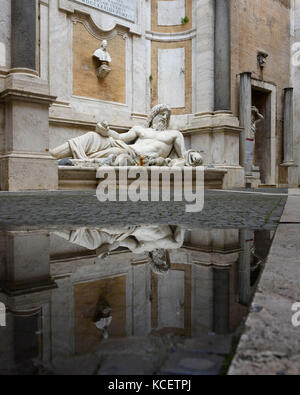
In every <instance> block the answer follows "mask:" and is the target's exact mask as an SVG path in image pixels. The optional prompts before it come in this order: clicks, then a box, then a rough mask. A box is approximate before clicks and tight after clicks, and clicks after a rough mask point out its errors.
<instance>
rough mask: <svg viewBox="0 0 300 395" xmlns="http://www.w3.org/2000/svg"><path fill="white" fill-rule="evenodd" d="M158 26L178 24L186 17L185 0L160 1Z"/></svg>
mask: <svg viewBox="0 0 300 395" xmlns="http://www.w3.org/2000/svg"><path fill="white" fill-rule="evenodd" d="M157 10H158V26H176V25H180V24H181V20H182V18H184V17H185V15H186V12H185V0H175V1H159V2H158V5H157Z"/></svg>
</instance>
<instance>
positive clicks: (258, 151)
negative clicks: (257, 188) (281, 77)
mask: <svg viewBox="0 0 300 395" xmlns="http://www.w3.org/2000/svg"><path fill="white" fill-rule="evenodd" d="M252 105H253V106H255V107H256V108H257V109H258V110H259V112H260V113H261V114H262V115H263V116H264V120H262V121H261V122H259V123H258V124H257V127H256V135H255V149H254V166H258V167H259V170H260V180H261V182H262V184H269V183H270V177H271V92H269V91H265V90H262V89H259V88H252Z"/></svg>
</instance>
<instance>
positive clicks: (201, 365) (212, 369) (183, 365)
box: [160, 352, 223, 375]
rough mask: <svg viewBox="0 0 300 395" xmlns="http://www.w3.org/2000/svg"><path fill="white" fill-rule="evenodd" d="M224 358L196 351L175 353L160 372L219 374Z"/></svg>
mask: <svg viewBox="0 0 300 395" xmlns="http://www.w3.org/2000/svg"><path fill="white" fill-rule="evenodd" d="M222 363H223V358H222V357H218V356H215V355H210V354H200V353H194V352H189V353H188V352H180V353H173V354H171V355H170V356H169V358H168V359H167V361H166V362H165V364H164V365H163V366H162V368H161V369H160V374H173V375H186V374H188V375H216V374H219V372H220V369H221V366H222Z"/></svg>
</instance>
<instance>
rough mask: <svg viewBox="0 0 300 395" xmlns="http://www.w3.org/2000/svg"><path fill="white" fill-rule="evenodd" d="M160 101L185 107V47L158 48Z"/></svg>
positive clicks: (173, 106)
mask: <svg viewBox="0 0 300 395" xmlns="http://www.w3.org/2000/svg"><path fill="white" fill-rule="evenodd" d="M158 102H159V103H163V104H168V105H169V106H170V107H172V108H184V107H185V48H175V49H159V50H158Z"/></svg>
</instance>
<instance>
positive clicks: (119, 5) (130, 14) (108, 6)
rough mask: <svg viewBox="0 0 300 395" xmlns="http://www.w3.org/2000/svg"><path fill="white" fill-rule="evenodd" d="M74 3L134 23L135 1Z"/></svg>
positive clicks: (86, 0)
mask: <svg viewBox="0 0 300 395" xmlns="http://www.w3.org/2000/svg"><path fill="white" fill-rule="evenodd" d="M76 2H77V3H82V4H85V5H88V6H90V7H94V8H97V9H98V10H101V11H105V12H108V13H109V14H112V15H116V16H118V17H120V18H124V19H128V20H130V21H132V22H134V21H135V10H136V0H76Z"/></svg>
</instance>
